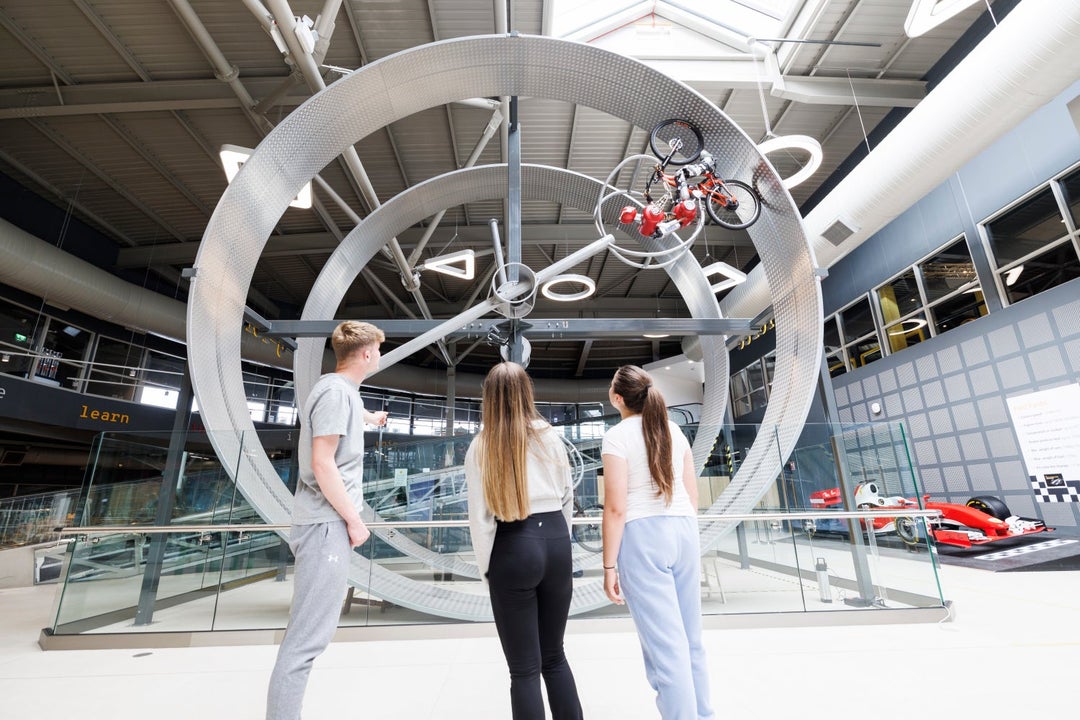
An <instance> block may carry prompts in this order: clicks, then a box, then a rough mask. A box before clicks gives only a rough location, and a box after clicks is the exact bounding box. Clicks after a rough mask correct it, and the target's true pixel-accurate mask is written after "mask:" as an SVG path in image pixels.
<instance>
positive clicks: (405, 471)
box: [394, 468, 409, 487]
mask: <svg viewBox="0 0 1080 720" xmlns="http://www.w3.org/2000/svg"><path fill="white" fill-rule="evenodd" d="M408 484H409V468H395V469H394V487H405V486H406V485H408Z"/></svg>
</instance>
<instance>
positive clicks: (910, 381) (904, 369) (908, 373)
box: [896, 363, 915, 388]
mask: <svg viewBox="0 0 1080 720" xmlns="http://www.w3.org/2000/svg"><path fill="white" fill-rule="evenodd" d="M896 382H897V383H898V384H899V386H900V387H901V388H908V387H911V386H912V385H914V384H915V363H904V364H903V365H900V366H899V367H897V368H896Z"/></svg>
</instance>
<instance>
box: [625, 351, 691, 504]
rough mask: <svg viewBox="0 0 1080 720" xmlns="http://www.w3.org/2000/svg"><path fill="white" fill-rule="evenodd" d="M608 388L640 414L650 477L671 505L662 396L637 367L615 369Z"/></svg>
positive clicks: (667, 434)
mask: <svg viewBox="0 0 1080 720" xmlns="http://www.w3.org/2000/svg"><path fill="white" fill-rule="evenodd" d="M611 389H612V390H614V391H615V392H616V393H617V394H618V395H621V396H622V399H623V403H624V404H625V405H626V407H628V408H629V409H630V411H631V412H634V413H639V414H640V415H641V430H642V433H643V434H644V435H645V455H646V456H647V457H648V459H649V474H650V475H652V479H653V482H654V483H655V484H656V492H657V495H662V496H663V498H664V504H665V505H670V504H671V497H672V495H673V494H674V492H675V470H674V469H673V467H672V457H671V428H670V427H669V426H668V416H667V404H666V403H665V402H664V396H663V395H661V394H660V390H659V388H655V387H653V382H652V377H650V376H649V373H647V372H645V371H644V370H642V369H641V368H639V367H637V366H636V365H623V366H622V367H621V368H619V369H618V370H616V371H615V378H614V379H613V380H612V381H611Z"/></svg>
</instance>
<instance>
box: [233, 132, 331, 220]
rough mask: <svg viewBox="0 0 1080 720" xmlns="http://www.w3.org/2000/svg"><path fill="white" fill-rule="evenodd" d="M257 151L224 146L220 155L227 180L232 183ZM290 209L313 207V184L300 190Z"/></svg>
mask: <svg viewBox="0 0 1080 720" xmlns="http://www.w3.org/2000/svg"><path fill="white" fill-rule="evenodd" d="M254 152H255V151H254V150H252V149H251V148H245V147H240V146H239V145H228V144H226V145H222V146H221V150H220V152H219V154H220V155H221V166H222V167H223V168H224V169H225V180H226V181H227V182H230V183H231V182H232V181H233V178H234V177H236V173H238V172H240V168H242V167H243V166H244V163H245V162H247V159H248V158H249V157H251V154H252V153H254ZM289 207H295V208H300V209H302V210H306V209H308V208H310V207H311V183H310V182H309V183H308V184H307V185H305V186H304V187H302V188H300V192H299V193H298V194H297V195H296V197H295V198H293V201H292V202H291V203H289Z"/></svg>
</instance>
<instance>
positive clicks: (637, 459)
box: [601, 415, 697, 522]
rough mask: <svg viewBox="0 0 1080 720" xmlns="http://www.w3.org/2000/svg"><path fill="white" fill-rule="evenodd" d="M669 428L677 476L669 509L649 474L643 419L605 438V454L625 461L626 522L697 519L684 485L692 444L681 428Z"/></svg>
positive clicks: (634, 419) (626, 423)
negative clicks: (685, 460) (685, 463)
mask: <svg viewBox="0 0 1080 720" xmlns="http://www.w3.org/2000/svg"><path fill="white" fill-rule="evenodd" d="M668 427H669V428H670V429H671V455H672V458H671V461H672V462H671V464H672V467H673V469H674V472H675V474H674V478H675V483H674V488H673V492H672V495H671V504H670V505H665V504H664V496H663V495H660V494H658V491H657V487H656V483H655V482H653V478H652V473H650V472H649V458H648V456H647V455H646V453H645V435H644V432H643V431H642V429H641V416H640V415H631V416H630V417H628V418H626V419H625V420H623V421H622V422H620V423H619V424H618V425H616V426H615V427H613V428H611V429H610V430H608V431H607V432H606V433H605V434H604V444H603V448H602V450H601V452H602V454H604V455H614V456H615V457H620V458H622V459H623V460H625V461H626V469H627V478H626V522H630V521H631V520H637V519H639V518H644V517H653V516H655V515H679V516H690V517H693V516H695V515H697V510H696V509H695V508H694V506H693V505H692V504H691V502H690V495H689V494H688V493H687V492H686V485H685V483H683V458H684V457H685V456H686V452H687V451H688V450H689V449H690V443H688V442H687V441H686V436H685V435H683V434H682V430H680V429H679V426H678V425H676V424H675V423H673V422H671V421H670V420H669V421H668Z"/></svg>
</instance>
